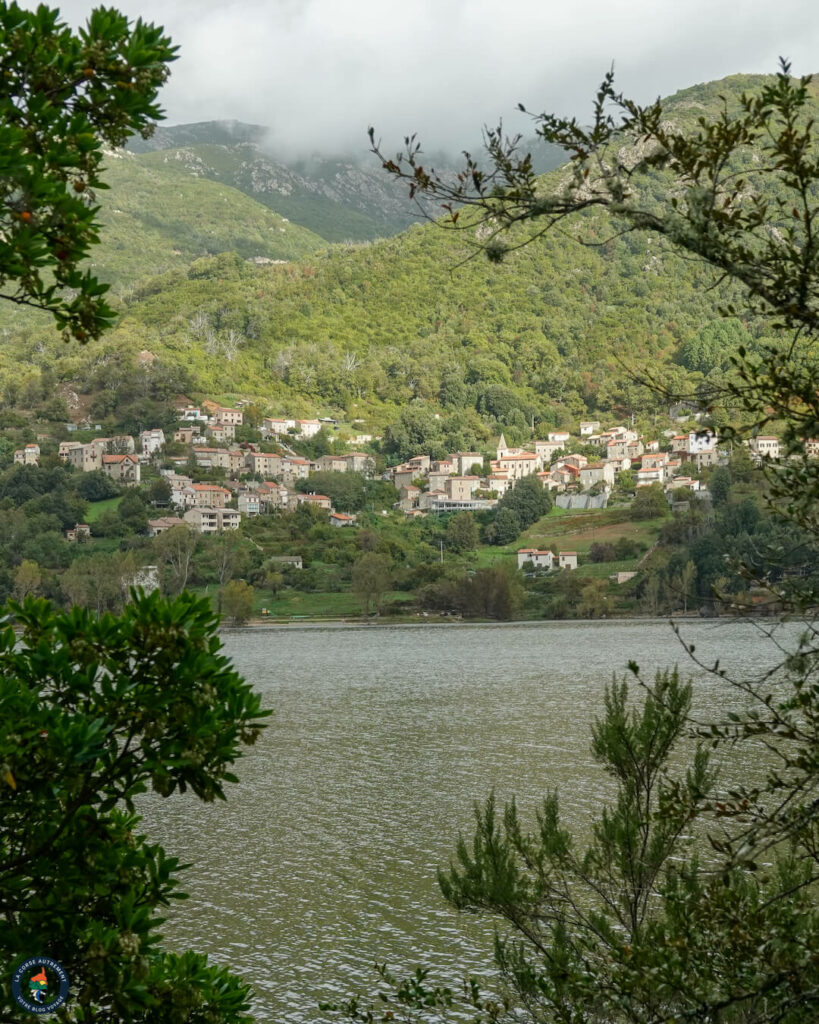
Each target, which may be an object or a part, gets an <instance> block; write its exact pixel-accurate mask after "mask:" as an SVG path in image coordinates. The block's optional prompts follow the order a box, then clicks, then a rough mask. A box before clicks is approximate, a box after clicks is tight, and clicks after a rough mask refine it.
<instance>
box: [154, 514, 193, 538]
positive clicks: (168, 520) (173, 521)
mask: <svg viewBox="0 0 819 1024" xmlns="http://www.w3.org/2000/svg"><path fill="white" fill-rule="evenodd" d="M188 525H190V524H189V523H186V522H185V520H184V519H177V518H176V517H175V516H159V518H157V519H149V520H148V536H149V537H156V536H157V534H160V533H166V532H167V531H168V530H172V529H173V528H174V527H175V526H188Z"/></svg>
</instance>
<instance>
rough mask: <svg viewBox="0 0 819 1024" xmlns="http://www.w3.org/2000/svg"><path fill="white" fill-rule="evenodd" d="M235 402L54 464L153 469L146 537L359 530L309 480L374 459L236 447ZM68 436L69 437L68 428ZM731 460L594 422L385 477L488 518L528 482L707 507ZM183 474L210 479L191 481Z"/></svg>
mask: <svg viewBox="0 0 819 1024" xmlns="http://www.w3.org/2000/svg"><path fill="white" fill-rule="evenodd" d="M242 404H243V403H239V402H237V403H236V407H235V408H234V407H228V406H224V405H220V404H219V403H218V402H215V401H211V400H206V401H203V402H202V403H201V404H200V405H197V404H196V403H194V402H192V401H191V400H190V399H189V398H187V396H184V395H180V396H178V398H177V399H176V401H175V403H174V407H175V411H176V415H177V417H178V422H177V426H176V429H175V430H174V432H173V435H172V436H171V437H170V438H166V436H165V432H164V431H163V430H162V429H160V428H158V427H154V428H148V429H145V430H143V431H142V432H141V433H140V434H139V435H138V436H137V437H134V436H132V435H128V434H120V435H114V436H111V437H95V438H93V439H92V440H90V441H87V442H80V441H72V440H64V441H61V442H60V443H59V447H58V455H59V458H60V460H62V461H63V462H64V463H66V464H68V465H70V466H72V467H74V468H75V469H76V470H78V471H80V472H83V473H87V472H91V471H95V470H97V471H101V472H102V473H103V474H105V475H106V476H108V477H110V478H111V479H112V480H113V481H115V482H116V483H117V484H119V485H122V486H125V487H132V486H138V485H139V484H140V481H141V470H142V468H143V467H145V466H146V465H151V466H153V467H155V469H156V470H157V471H158V472H159V474H160V475H161V476H162V477H163V478H164V479H165V481H166V482H167V484H168V488H169V493H170V497H169V500H168V502H167V505H166V507H165V508H161V509H157V512H161V514H158V515H156V516H155V517H154V518H151V519H149V521H148V533H149V535H151V536H155V535H157V534H160V533H163V532H165V531H167V530H170V529H172V528H173V527H176V526H180V525H185V526H187V527H189V528H190V529H191V530H193V531H195V532H197V533H201V534H215V533H220V532H222V531H225V530H235V529H237V528H238V527H239V525H240V523H241V522H242V520H243V519H244V518H252V517H257V516H265V515H268V514H270V513H274V512H292V511H294V510H295V509H297V508H298V507H299V506H300V505H303V504H307V505H311V506H313V507H315V508H318V509H322V510H324V511H325V512H326V514H327V520H328V522H329V524H330V525H332V526H335V527H338V528H345V527H352V526H355V525H356V516H355V515H354V514H349V513H347V512H343V511H338V510H336V509H335V508H333V505H332V501H331V499H330V498H329V497H327V496H326V495H324V494H321V493H315V492H313V491H312V490H311V489H310V487H309V479H310V476H311V474H313V473H317V472H320V473H328V472H329V473H346V472H356V473H360V474H362V476H364V477H366V478H372V477H373V476H374V475H375V473H376V461H375V459H374V457H373V456H372V455H371V454H368V453H367V452H364V451H357V450H356V451H350V452H346V453H344V454H327V455H322V456H320V457H318V458H315V459H308V458H304V457H302V456H300V455H298V454H297V453H296V452H295V451H294V450H293V448H292V447H291V445H292V444H294V443H295V444H297V443H298V442H299V441H304V440H309V439H311V438H314V437H315V436H316V435H317V434H318V432H319V431H320V430H321V428H322V426H323V425H326V424H327V423H332V422H333V421H331V420H324V421H322V420H319V419H294V418H287V417H267V418H265V419H264V420H263V421H262V422H261V424H260V425H259V433H260V435H261V437H262V438H263V443H262V444H258V443H254V442H248V441H243V442H241V443H237V442H236V440H235V438H236V429H237V427H240V426H241V425H242V423H243V412H242V407H241V406H242ZM68 429H69V431H71V430H75V429H76V428H75V427H74V425H73V424H70V425H68ZM368 439H369V438H368ZM168 440H171V441H173V442H174V445H173V452H174V453H173V454H169V453H168V452H166V444H167V441H168ZM359 440H360V438H356V439H355V440H354V441H353V442H351V443H353V444H354V443H356V442H357V441H359ZM746 444H747V446H748V449H749V452H750V454H751V456H752V458H753V459H754V460H755V461H757V462H761V461H762V460H776V459H779V458H780V455H781V452H780V443H779V439H778V438H777V437H775V436H772V435H766V436H757V437H754V438H752V439H751V440H750V441H748V442H746ZM807 454H808V455H809V456H811V457H819V441H810V442H808V452H807ZM39 458H40V446H39V444H37V443H32V444H27V445H25V446H24V447H23V448H21V449H18V450H16V451H15V452H14V461H15V463H21V464H24V465H37V464H38V463H39ZM727 458H728V451H727V449H726V448H725V447H723V446H721V445H720V443H719V440H718V438H717V436H716V435H715V434H714V433H713V431H711V430H708V429H689V430H687V431H686V432H684V433H677V432H675V430H674V429H673V428H672V429H668V430H665V431H664V432H663V433H661V434H659V435H658V436H657V437H655V438H652V439H650V440H649V439H647V438H645V437H643V436H642V435H640V434H639V433H638V432H637V431H636V430H634V429H631V428H629V427H627V426H622V425H614V426H611V427H607V428H605V429H601V423H600V422H599V421H597V420H583V421H580V423H579V424H578V428H577V432H576V433H575V434H572V433H571V432H570V431H567V430H555V431H551V432H548V433H547V435H546V437H545V439H543V440H533V441H532V442H531V443H530V444H529V445H528V446H527V447H525V448H521V447H510V446H509V445H507V443H506V440H505V438H504V436H503V434H501V435H500V437H499V439H498V442H497V446H496V449H495V452H494V458H486V457H485V456H484V454H483V453H481V452H477V451H468V452H463V451H461V452H453V453H451V454H449V455H448V456H447V457H446V458H444V459H433V458H431V457H430V456H429V455H428V454H424V453H419V454H417V455H415V456H413V457H412V458H410V459H408V460H406V461H405V462H403V463H400V464H398V465H395V466H392V467H389V468H387V469H386V470H384V471H383V473H382V474H381V476H382V478H383V479H384V480H387V481H389V482H390V483H392V484H393V485H394V487H395V489H396V491H397V494H398V500H397V502H396V503H395V509H397V510H399V511H400V512H402V513H403V514H404V516H405V517H407V518H422V517H425V516H429V515H441V514H447V513H457V512H479V511H481V510H485V509H491V508H493V507H494V506H495V505H496V504H497V503H498V501H499V499H501V498H502V497H503V495H504V494H506V493H507V492H508V491H510V490H512V489H514V488H515V486H516V485H517V484H518V483H519V482H520V481H521V480H523V479H525V478H528V477H535V478H536V479H537V480H538V481H539V482H540V483H541V485H542V486H543V487H544V488H545V489H547V490H549V491H550V492H553V500H554V502H555V504H556V505H557V506H558V507H560V508H565V509H604V508H606V505H607V502H608V500H609V496H610V495H611V493H612V491H613V490H614V488H615V486H617V485H618V483H619V484H620V486H621V488H622V486H623V483H624V481H625V482H626V484H627V487H626V489H627V490H632V492H633V493H636V492H637V490H639V489H640V488H645V487H649V486H652V485H659V486H660V487H662V489H663V492H664V493H665V495H666V498H667V500H668V502H669V504H670V505H672V506H674V505H675V503H676V492H681V491H683V490H685V495H686V499H687V500H690V499H691V498H692V497H693V499H694V500H696V499H698V498H702V499H707V498H708V493H707V491H706V490H705V488H704V486H703V485H702V483H701V481H700V479H699V471H700V470H702V469H704V468H707V467H710V466H714V465H717V464H719V463H720V462H725V461H726V460H727ZM190 467H196V469H197V470H199V471H201V474H204V475H206V476H207V475H209V474H211V473H212V474H213V476H216V477H218V479H209V480H208V479H206V480H201V479H199V480H198V481H195V480H194V479H192V477H191V476H190V475H189V473H190ZM186 469H187V470H188V472H186ZM201 474H197V475H201ZM305 481H307V482H308V484H307V485H305ZM89 534H90V528H89V525H88V524H86V523H77V524H76V525H75V526H74V527H73V529H69V530H67V531H66V536H67V539H69V540H79V539H82V538H83V537H86V536H88V535H89ZM577 564H578V563H577V553H576V552H574V551H555V552H552V551H551V550H539V549H537V548H531V547H522V548H520V549H519V550H518V552H517V565H518V568H519V569H525V570H528V571H531V570H533V569H534V570H553V569H554V570H559V569H575V568H577Z"/></svg>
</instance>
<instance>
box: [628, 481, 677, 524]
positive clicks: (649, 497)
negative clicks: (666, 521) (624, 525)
mask: <svg viewBox="0 0 819 1024" xmlns="http://www.w3.org/2000/svg"><path fill="white" fill-rule="evenodd" d="M630 512H631V518H632V519H662V518H663V517H664V516H667V515H668V502H667V501H666V499H665V493H664V491H663V485H662V484H649V486H648V487H638V488H637V491H636V493H635V495H634V501H633V502H632V503H631V510H630Z"/></svg>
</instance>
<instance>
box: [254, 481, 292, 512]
mask: <svg viewBox="0 0 819 1024" xmlns="http://www.w3.org/2000/svg"><path fill="white" fill-rule="evenodd" d="M256 494H257V495H258V497H259V507H260V510H261V511H263V512H269V511H271V509H283V508H287V498H288V492H287V488H286V487H282V485H281V484H276V483H272V482H270V481H267V480H266V481H265V482H264V483H263V484H259V486H258V487H257V488H256Z"/></svg>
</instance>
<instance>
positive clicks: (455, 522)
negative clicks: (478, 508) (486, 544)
mask: <svg viewBox="0 0 819 1024" xmlns="http://www.w3.org/2000/svg"><path fill="white" fill-rule="evenodd" d="M446 542H447V546H448V547H450V548H452V549H453V550H454V551H474V550H475V548H476V547H477V546H478V525H477V523H476V522H475V517H474V516H473V515H472V513H471V512H458V513H456V514H455V515H454V516H452V518H451V519H450V520H449V522H448V523H447V524H446Z"/></svg>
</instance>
